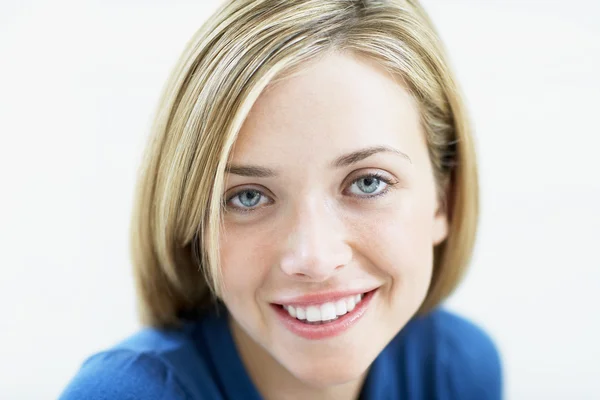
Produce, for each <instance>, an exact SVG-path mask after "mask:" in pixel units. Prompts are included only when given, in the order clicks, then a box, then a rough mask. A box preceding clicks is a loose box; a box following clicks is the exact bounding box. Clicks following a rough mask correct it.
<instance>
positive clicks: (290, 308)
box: [288, 306, 296, 318]
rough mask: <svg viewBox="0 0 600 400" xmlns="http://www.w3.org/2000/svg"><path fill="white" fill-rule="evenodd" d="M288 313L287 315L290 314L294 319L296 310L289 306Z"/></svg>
mask: <svg viewBox="0 0 600 400" xmlns="http://www.w3.org/2000/svg"><path fill="white" fill-rule="evenodd" d="M288 313H289V314H290V315H291V316H292V317H294V318H296V309H295V308H294V307H292V306H289V307H288Z"/></svg>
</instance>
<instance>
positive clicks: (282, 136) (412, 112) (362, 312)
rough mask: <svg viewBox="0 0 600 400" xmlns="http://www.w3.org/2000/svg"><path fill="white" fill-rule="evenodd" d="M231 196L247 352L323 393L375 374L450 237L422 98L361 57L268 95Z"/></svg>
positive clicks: (232, 173)
mask: <svg viewBox="0 0 600 400" xmlns="http://www.w3.org/2000/svg"><path fill="white" fill-rule="evenodd" d="M224 198H225V199H226V201H227V205H226V208H225V211H224V226H223V230H222V236H221V238H220V246H221V250H220V251H221V253H220V254H221V262H222V272H223V280H224V287H225V291H224V293H223V301H224V302H225V304H226V306H227V308H228V309H229V311H230V314H231V316H232V327H233V330H234V335H235V336H236V339H237V342H238V345H240V343H244V344H243V345H242V346H244V347H245V348H244V349H242V353H244V354H254V356H256V357H257V358H262V359H265V357H267V358H268V359H270V360H275V361H276V362H277V363H278V364H279V366H282V367H283V368H284V369H285V370H287V371H289V372H290V373H291V374H292V375H293V376H294V377H296V378H298V379H300V380H301V381H302V382H304V383H306V384H309V385H311V386H315V387H323V386H329V385H334V384H339V383H342V382H349V381H352V380H354V379H358V378H360V377H361V376H362V374H364V372H365V371H366V370H367V368H368V367H369V365H370V364H371V362H372V361H373V360H374V359H375V358H376V357H377V355H378V354H379V353H380V352H381V351H382V349H383V348H384V347H385V346H386V344H387V343H388V342H389V341H390V340H391V339H392V338H393V337H394V336H395V335H396V334H397V333H398V332H399V330H400V329H401V328H402V327H403V326H404V325H405V324H406V322H407V321H408V320H409V319H410V318H411V316H412V315H413V314H414V313H415V312H416V310H417V309H418V308H419V306H420V304H421V303H422V301H423V300H424V298H425V295H426V293H427V289H428V287H429V282H430V278H431V272H432V265H433V246H435V245H436V244H438V243H439V242H441V241H442V240H444V239H445V237H446V234H447V220H446V215H445V214H444V212H443V210H440V209H438V203H437V195H436V185H435V181H434V178H433V173H432V170H431V166H430V161H429V158H428V151H427V146H426V142H425V139H424V134H423V132H422V131H421V128H420V123H419V114H418V110H417V107H416V104H415V102H414V101H413V99H412V98H411V96H410V95H409V94H408V92H407V91H406V90H405V89H404V88H403V87H402V86H401V85H400V84H398V83H397V82H395V81H394V80H393V78H392V77H391V75H389V74H388V73H386V72H385V71H384V70H383V69H381V68H379V67H378V66H376V64H374V63H372V62H368V61H365V60H364V59H359V58H356V57H354V56H351V55H344V54H331V55H327V56H326V57H324V58H322V59H321V60H319V61H317V62H314V63H312V64H310V65H307V66H306V67H305V68H304V69H303V70H302V71H301V73H300V74H297V75H294V76H292V77H288V78H287V79H284V80H282V81H279V82H277V83H276V84H274V85H272V86H270V87H269V88H268V89H267V90H266V91H265V92H263V93H262V95H261V96H260V97H259V99H258V101H257V102H256V103H255V105H254V107H253V109H252V111H251V112H250V114H249V116H248V118H247V120H246V121H245V123H244V126H243V128H242V129H241V132H240V134H239V137H238V139H237V142H236V144H235V147H234V149H233V152H232V155H231V160H230V165H229V168H228V172H227V174H226V192H225V194H224ZM357 295H358V296H357ZM290 306H291V308H290Z"/></svg>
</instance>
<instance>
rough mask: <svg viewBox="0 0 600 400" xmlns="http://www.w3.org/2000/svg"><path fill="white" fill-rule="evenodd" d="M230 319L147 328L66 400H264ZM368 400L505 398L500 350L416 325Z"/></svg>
mask: <svg viewBox="0 0 600 400" xmlns="http://www.w3.org/2000/svg"><path fill="white" fill-rule="evenodd" d="M260 398H261V397H260V394H259V393H258V391H257V390H256V388H255V387H254V385H253V383H252V381H251V380H250V378H249V376H248V374H247V372H246V370H245V369H244V366H243V364H242V361H241V358H240V356H239V354H238V352H237V350H236V346H235V343H234V341H233V337H232V335H231V332H230V330H229V324H228V322H227V315H226V312H222V313H219V315H217V314H216V313H208V314H207V315H205V316H204V317H202V318H200V319H199V320H197V321H194V322H190V323H187V324H186V325H184V326H183V327H182V328H180V329H177V330H159V329H152V328H147V329H144V330H141V331H140V332H138V333H136V334H135V335H133V336H131V337H130V338H128V339H127V340H125V341H124V342H122V343H120V344H118V345H117V346H115V347H113V348H111V349H109V350H107V351H104V352H101V353H98V354H95V355H93V356H92V357H90V358H88V359H87V360H86V361H85V362H84V363H83V365H82V367H81V369H80V370H79V372H78V373H77V374H76V376H75V377H74V378H73V380H72V381H71V382H70V383H69V385H68V386H67V388H66V389H65V390H64V392H63V394H62V395H61V397H60V399H61V400H76V399H77V400H80V399H86V400H100V399H102V400H104V399H106V400H109V399H110V400H125V399H144V400H159V399H160V400H169V399H187V400H192V399H194V400H200V399H202V400H204V399H208V400H221V399H223V400H224V399H243V400H259V399H260ZM360 398H361V399H369V400H383V399H389V400H398V399H400V400H403V399H418V400H429V399H448V400H486V399H489V400H496V399H501V398H502V374H501V364H500V358H499V355H498V351H497V350H496V347H495V346H494V344H493V342H492V341H491V340H490V338H489V337H488V336H487V334H485V333H484V332H483V331H482V330H481V329H480V328H478V327H477V326H475V325H473V324H472V323H470V322H468V321H467V320H465V319H463V318H461V317H458V316H457V315H454V314H452V313H450V312H448V311H444V310H435V311H433V312H431V313H429V314H427V315H425V316H421V317H415V318H413V319H412V320H411V321H410V322H409V323H408V324H407V325H406V326H405V327H404V328H403V329H402V330H401V331H400V333H398V335H396V337H395V338H394V339H392V341H391V342H390V343H389V344H388V345H387V346H386V347H385V349H384V350H383V351H382V352H381V353H380V354H379V356H378V357H377V358H376V359H375V361H374V362H373V364H372V365H371V368H370V370H369V372H368V375H367V378H366V380H365V383H364V385H363V388H362V391H361V397H360Z"/></svg>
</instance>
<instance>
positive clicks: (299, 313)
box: [296, 307, 306, 320]
mask: <svg viewBox="0 0 600 400" xmlns="http://www.w3.org/2000/svg"><path fill="white" fill-rule="evenodd" d="M296 318H298V319H299V320H305V319H306V311H304V308H300V307H296Z"/></svg>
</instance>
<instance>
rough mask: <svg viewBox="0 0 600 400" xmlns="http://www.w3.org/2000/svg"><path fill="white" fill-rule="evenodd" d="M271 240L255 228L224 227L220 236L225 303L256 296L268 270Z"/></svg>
mask: <svg viewBox="0 0 600 400" xmlns="http://www.w3.org/2000/svg"><path fill="white" fill-rule="evenodd" d="M270 243H271V241H269V240H266V239H265V235H264V234H261V232H260V231H259V230H257V229H256V228H252V229H250V228H246V227H238V226H227V225H226V226H225V227H224V232H223V233H222V235H221V238H220V244H221V245H220V258H221V270H222V274H223V284H224V293H223V296H224V300H225V302H226V303H227V302H242V301H243V302H246V303H247V304H249V303H248V300H249V299H248V298H249V297H254V296H256V293H257V291H258V290H259V289H260V288H261V287H262V285H263V282H264V281H265V280H266V277H267V275H268V273H269V265H271V260H270V257H269V254H271V253H272V249H270V248H269V246H270Z"/></svg>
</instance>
